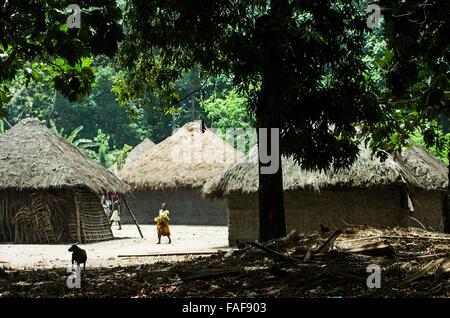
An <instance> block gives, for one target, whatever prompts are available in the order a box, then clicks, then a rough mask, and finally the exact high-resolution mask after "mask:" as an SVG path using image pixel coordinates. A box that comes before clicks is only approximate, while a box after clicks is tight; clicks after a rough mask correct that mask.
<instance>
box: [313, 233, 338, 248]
mask: <svg viewBox="0 0 450 318" xmlns="http://www.w3.org/2000/svg"><path fill="white" fill-rule="evenodd" d="M341 234H342V231H341V230H336V231H334V232H333V233H332V234H331V235H330V237H329V238H328V239H327V240H326V241H325V243H323V244H322V246H320V247H319V248H318V249H317V251H315V252H314V253H323V252H326V251H328V249H329V248H330V246H331V245H332V244H333V242H334V241H336V239H337V238H338V237H339V235H341Z"/></svg>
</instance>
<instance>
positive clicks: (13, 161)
mask: <svg viewBox="0 0 450 318" xmlns="http://www.w3.org/2000/svg"><path fill="white" fill-rule="evenodd" d="M79 187H85V188H88V189H90V190H91V191H92V192H95V193H97V194H102V193H125V192H127V187H126V185H124V184H123V183H122V182H121V181H120V180H118V179H117V178H116V177H115V176H114V175H113V174H112V173H111V172H109V171H108V170H107V169H105V168H103V167H102V166H101V165H99V164H98V163H96V162H95V161H94V160H92V159H91V158H89V156H88V155H87V154H86V153H84V152H83V151H81V150H79V149H78V148H77V147H75V146H74V145H72V144H70V143H69V142H67V140H65V139H64V138H63V137H61V136H58V135H57V134H55V133H54V132H53V131H51V130H49V129H48V128H47V127H45V126H44V125H43V124H42V123H41V122H39V121H38V120H36V119H32V118H28V119H24V120H22V121H21V122H20V123H18V124H17V125H15V126H14V127H13V128H11V129H9V130H8V131H6V132H5V133H4V134H2V135H0V190H2V189H17V190H23V189H28V190H36V189H50V188H53V189H55V188H56V189H60V188H79Z"/></svg>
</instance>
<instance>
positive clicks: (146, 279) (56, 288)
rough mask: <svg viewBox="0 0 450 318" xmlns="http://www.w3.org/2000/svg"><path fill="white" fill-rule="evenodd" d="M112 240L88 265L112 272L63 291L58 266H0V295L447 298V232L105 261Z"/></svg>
mask: <svg viewBox="0 0 450 318" xmlns="http://www.w3.org/2000/svg"><path fill="white" fill-rule="evenodd" d="M173 230H174V233H175V227H174V229H173ZM201 231H205V232H204V234H205V236H206V237H208V236H209V235H213V233H210V232H209V231H212V232H215V235H217V234H218V233H219V232H220V231H223V232H222V233H226V229H222V228H215V229H207V228H204V229H203V230H200V229H198V230H197V231H196V233H199V232H201ZM180 235H181V234H180ZM191 235H192V232H191ZM192 236H193V235H192ZM176 237H177V236H176V235H174V238H176ZM224 237H226V235H224ZM210 239H211V237H210ZM178 240H182V237H181V236H179V237H178ZM199 240H200V241H201V239H199ZM224 240H225V239H224ZM132 241H133V239H132V240H131V242H132ZM118 242H120V243H119V244H118V245H117V246H115V244H116V242H114V244H113V245H112V246H110V247H111V248H114V251H108V252H105V254H101V255H100V254H97V255H98V256H99V257H98V260H94V261H93V262H94V265H95V262H98V263H99V264H100V263H101V262H100V260H102V259H106V260H107V261H108V262H106V263H107V264H110V265H109V266H114V267H113V268H110V267H88V268H87V269H86V271H82V272H81V288H73V289H70V288H68V287H67V285H66V281H67V276H68V274H67V273H66V268H53V269H48V268H45V269H38V270H17V269H11V268H8V267H5V268H4V269H3V270H2V268H1V266H0V297H27V298H28V297H133V298H134V297H313V298H314V297H382V298H384V297H388V298H390V297H395V298H397V297H439V298H441V297H442V298H448V297H450V235H448V234H447V235H446V234H442V233H436V232H429V231H424V230H420V229H414V228H409V229H402V228H395V229H374V228H370V227H365V226H351V227H349V228H347V229H345V230H344V231H334V232H330V233H327V234H325V233H324V234H322V235H319V234H315V235H301V234H300V235H299V234H297V233H290V234H289V235H288V236H287V237H285V238H281V239H278V240H272V241H269V242H266V243H264V244H259V243H257V242H246V243H241V244H240V246H239V247H240V248H239V249H237V250H236V249H229V250H228V252H225V251H223V250H220V251H217V252H216V253H214V254H212V255H210V256H199V257H193V256H190V255H185V256H182V257H178V258H172V259H167V258H162V257H155V258H136V259H129V260H127V261H125V260H120V261H119V260H117V259H113V260H108V259H107V257H108V256H111V257H116V256H113V255H118V254H121V253H122V251H123V250H128V249H130V248H129V247H127V245H126V244H125V246H122V245H121V244H122V242H126V241H125V240H119V241H118ZM144 242H145V244H144V243H142V242H140V241H139V240H136V243H135V244H136V246H139V244H144V245H143V246H142V250H140V251H142V252H149V251H152V252H163V251H164V252H167V251H169V250H170V251H174V252H175V251H179V250H180V249H179V248H181V247H182V246H186V248H189V249H191V250H192V251H194V248H193V246H191V245H190V242H196V243H195V244H198V245H197V247H202V248H210V249H211V250H213V249H214V248H213V247H217V246H218V245H220V244H216V243H217V242H216V243H214V241H212V240H211V241H209V242H210V245H201V243H200V242H198V241H197V239H192V238H189V237H188V238H186V240H185V241H183V242H180V245H179V246H178V247H177V246H176V245H175V244H174V245H173V247H172V246H170V247H168V245H166V244H164V245H162V246H155V245H156V244H155V241H154V240H153V239H151V238H150V240H145V241H144ZM224 243H225V242H224ZM101 244H103V243H101ZM121 246H122V247H121ZM116 247H117V248H116ZM64 248H66V247H64ZM87 248H88V253H90V255H91V256H92V255H93V254H94V251H95V252H96V251H101V250H102V248H100V247H99V245H97V244H95V245H94V244H93V245H89V246H88V247H87ZM61 249H62V247H61ZM89 249H93V250H91V251H89ZM195 251H198V250H197V248H195ZM128 252H131V251H128ZM133 252H136V249H134V248H133ZM59 253H60V254H59ZM64 253H65V252H64V251H62V250H61V252H60V251H59V250H58V253H56V254H58V255H61V257H64ZM97 255H96V256H97ZM22 257H26V256H22ZM32 258H35V256H33V257H32ZM91 258H92V257H91ZM55 261H56V260H55ZM47 262H50V264H52V262H51V261H47ZM126 262H129V263H126ZM30 263H31V262H30ZM56 263H57V262H56ZM56 263H55V264H56ZM62 263H64V262H62ZM106 263H104V264H103V266H105V264H106ZM119 263H120V265H121V266H119ZM46 264H47V263H46ZM47 265H48V264H47ZM91 265H92V264H91ZM374 265H376V266H378V267H379V269H380V282H381V285H380V286H379V287H380V288H373V286H372V288H369V286H368V284H367V279H368V276H369V274H368V272H367V269H368V266H374Z"/></svg>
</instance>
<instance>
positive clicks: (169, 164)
mask: <svg viewBox="0 0 450 318" xmlns="http://www.w3.org/2000/svg"><path fill="white" fill-rule="evenodd" d="M241 156H242V154H241V153H240V152H239V151H238V150H236V149H234V148H233V147H232V146H231V145H230V144H228V143H227V142H225V141H224V140H223V139H221V138H220V137H218V136H217V135H215V134H214V133H213V132H211V131H210V130H209V129H206V130H205V131H204V132H202V130H201V127H200V123H199V122H191V123H187V124H186V125H184V126H183V127H181V128H180V129H178V130H177V131H176V132H175V133H174V134H173V135H172V136H170V137H168V138H167V139H165V140H164V141H162V142H161V143H159V144H158V145H156V146H154V147H152V148H151V149H149V150H147V151H145V153H143V154H142V155H141V156H140V157H139V158H137V159H136V161H135V162H134V163H133V165H131V166H129V167H124V168H123V169H121V170H120V171H119V173H118V176H119V178H120V179H121V180H122V181H124V182H126V183H127V184H129V185H130V186H131V187H132V189H133V193H134V196H135V197H134V198H133V199H132V198H130V200H129V203H130V205H131V207H132V210H133V211H134V212H135V214H136V217H137V218H138V220H139V221H140V222H145V223H153V217H154V215H153V214H155V213H156V211H157V210H158V209H159V206H160V204H161V202H166V203H168V204H169V208H171V210H172V213H173V217H172V221H173V223H175V224H176V223H178V224H223V223H225V224H226V211H225V208H224V207H223V205H222V204H221V203H217V202H207V201H205V200H203V199H202V198H201V195H200V188H201V187H202V186H203V185H204V184H205V182H207V181H208V180H210V179H211V178H212V177H213V176H215V175H217V174H218V173H220V172H221V171H223V170H224V169H226V168H227V167H229V166H230V165H231V164H233V163H234V162H236V161H237V160H238V159H239V158H240V157H241Z"/></svg>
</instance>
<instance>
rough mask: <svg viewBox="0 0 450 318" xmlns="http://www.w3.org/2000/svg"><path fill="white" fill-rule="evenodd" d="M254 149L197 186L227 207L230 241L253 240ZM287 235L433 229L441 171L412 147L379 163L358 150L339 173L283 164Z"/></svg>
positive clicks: (437, 223)
mask: <svg viewBox="0 0 450 318" xmlns="http://www.w3.org/2000/svg"><path fill="white" fill-rule="evenodd" d="M257 153H258V150H257V148H256V147H254V148H252V150H251V151H250V153H249V156H247V157H246V160H245V161H243V162H239V163H236V164H234V165H233V166H231V167H230V168H229V169H227V170H226V171H224V172H223V173H221V174H219V175H217V176H215V177H214V178H213V179H212V180H210V181H209V182H208V183H206V184H205V186H204V187H203V190H202V192H203V195H204V196H205V197H206V198H208V199H222V200H224V201H225V203H226V206H227V209H228V226H229V243H230V245H234V244H235V243H236V240H254V239H258V233H259V224H258V223H259V218H258V213H259V207H258V157H257ZM282 167H283V189H284V201H285V215H286V227H287V231H288V232H289V231H291V230H293V229H295V230H297V231H298V232H300V233H312V232H315V231H319V230H320V228H321V225H323V226H325V227H328V228H331V229H336V228H341V227H345V226H346V225H348V224H365V225H369V226H375V227H380V226H389V227H394V226H411V225H414V226H422V225H423V226H424V227H426V228H427V229H430V228H431V229H434V230H439V229H440V228H441V226H442V208H443V206H442V204H443V196H444V194H445V189H446V187H447V183H448V180H447V168H446V166H445V165H444V164H443V163H442V162H440V161H439V160H438V159H436V158H434V157H433V156H431V155H430V154H429V153H428V152H427V151H425V150H424V149H423V148H421V147H419V146H417V145H414V146H412V147H411V148H409V149H407V150H406V151H404V152H403V153H402V154H401V155H397V156H391V155H389V156H388V158H387V159H386V160H385V161H381V160H380V159H378V158H376V157H374V156H372V155H371V153H370V151H369V150H367V149H366V148H365V147H364V146H362V145H361V146H360V155H359V157H358V159H357V161H356V162H355V163H354V164H353V165H352V166H351V167H350V168H349V169H345V170H339V171H335V170H333V169H331V170H329V171H326V172H324V171H305V170H303V169H301V168H300V167H299V165H298V164H296V163H295V162H294V160H293V159H292V158H285V157H284V158H282Z"/></svg>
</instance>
